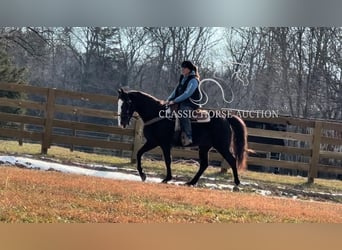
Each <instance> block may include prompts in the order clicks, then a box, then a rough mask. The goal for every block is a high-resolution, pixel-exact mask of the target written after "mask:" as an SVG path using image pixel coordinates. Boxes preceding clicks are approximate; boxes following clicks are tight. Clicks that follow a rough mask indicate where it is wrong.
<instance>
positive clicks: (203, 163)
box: [186, 146, 211, 186]
mask: <svg viewBox="0 0 342 250" xmlns="http://www.w3.org/2000/svg"><path fill="white" fill-rule="evenodd" d="M210 148H211V146H210V147H209V146H200V147H199V158H200V168H199V170H198V172H197V173H196V175H195V176H194V178H192V180H191V181H189V182H187V183H186V185H189V186H192V185H195V184H196V183H197V182H198V180H199V178H200V177H201V175H202V174H203V172H204V171H205V170H206V169H207V167H208V165H209V163H208V152H209V149H210Z"/></svg>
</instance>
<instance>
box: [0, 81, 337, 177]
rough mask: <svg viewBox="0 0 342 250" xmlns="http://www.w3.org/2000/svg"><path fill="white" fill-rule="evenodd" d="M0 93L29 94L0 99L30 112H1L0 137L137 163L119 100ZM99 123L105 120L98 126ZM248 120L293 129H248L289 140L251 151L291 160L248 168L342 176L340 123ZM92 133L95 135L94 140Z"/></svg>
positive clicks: (2, 87) (31, 90) (1, 87)
mask: <svg viewBox="0 0 342 250" xmlns="http://www.w3.org/2000/svg"><path fill="white" fill-rule="evenodd" d="M0 91H13V92H20V93H23V94H25V95H26V98H25V99H9V98H6V97H0V108H1V107H12V108H21V109H23V110H25V111H26V112H24V113H23V114H11V113H6V112H0V122H1V123H2V128H1V129H0V136H1V137H7V138H11V139H12V138H16V139H17V140H18V141H19V143H20V144H22V143H23V141H24V140H25V141H34V142H39V143H41V153H43V154H46V153H47V152H48V149H49V147H50V146H51V145H56V144H58V145H64V146H66V147H70V149H73V148H74V146H75V145H77V146H84V147H90V148H100V149H109V150H120V151H127V152H128V153H130V154H131V160H132V162H134V161H135V160H136V158H135V157H136V152H137V150H138V149H139V148H140V147H141V145H142V144H143V140H144V139H143V136H142V128H143V123H142V122H141V120H139V119H136V120H135V122H134V124H133V125H132V126H130V128H127V129H122V128H120V127H118V126H117V115H118V114H117V112H116V110H117V97H115V96H109V95H100V94H90V93H81V92H72V91H66V90H58V89H51V88H41V87H33V86H26V85H18V84H10V83H0ZM99 119H102V121H101V122H98V120H99ZM246 120H250V121H258V122H265V123H270V124H281V125H284V126H286V127H287V128H290V129H289V130H287V131H274V130H265V129H257V128H249V129H248V133H249V135H252V136H258V137H264V138H278V139H283V140H284V141H285V142H287V143H286V144H285V145H269V144H263V143H252V142H251V143H249V148H251V149H253V150H255V151H257V152H263V153H266V154H269V153H271V152H276V153H280V154H282V155H285V156H287V157H285V158H284V157H282V158H283V159H269V158H258V157H249V159H248V164H253V165H258V166H263V167H276V168H281V169H292V170H300V171H307V173H308V181H309V182H313V181H314V178H316V177H317V176H318V173H319V172H320V173H332V174H336V175H341V174H342V166H341V165H342V164H341V162H342V123H340V122H328V121H323V120H308V119H299V118H292V117H277V118H272V119H266V118H255V119H250V118H248V119H246ZM4 124H7V125H4ZM291 129H292V131H293V132H291V131H290V130H291ZM298 131H299V132H298ZM94 133H95V134H96V135H93V136H91V134H94ZM97 135H100V136H97ZM152 153H153V154H158V155H161V150H160V149H155V150H153V151H152ZM172 155H173V157H181V158H192V159H197V158H198V152H197V150H194V149H180V148H174V149H173V151H172ZM291 156H292V158H291ZM209 157H210V160H214V161H219V162H221V166H222V167H228V166H227V164H226V163H224V162H223V161H222V160H223V158H222V157H221V156H220V155H219V154H218V153H216V152H214V151H211V152H210V156H209ZM286 158H291V159H292V160H288V159H286ZM284 159H286V160H284Z"/></svg>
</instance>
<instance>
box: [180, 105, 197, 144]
mask: <svg viewBox="0 0 342 250" xmlns="http://www.w3.org/2000/svg"><path fill="white" fill-rule="evenodd" d="M179 110H181V111H182V113H185V112H183V111H187V112H189V110H191V111H192V110H194V108H193V107H190V106H189V105H187V104H186V103H180V104H179ZM187 114H189V113H187ZM179 121H180V125H181V129H182V131H184V133H185V134H186V136H187V137H188V138H189V139H191V140H192V129H191V121H190V117H180V118H179Z"/></svg>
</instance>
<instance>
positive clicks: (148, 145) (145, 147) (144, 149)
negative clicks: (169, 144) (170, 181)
mask: <svg viewBox="0 0 342 250" xmlns="http://www.w3.org/2000/svg"><path fill="white" fill-rule="evenodd" d="M156 146H157V145H155V144H153V143H150V142H149V141H146V143H145V144H144V145H143V146H142V147H141V148H140V149H139V151H138V153H137V170H138V172H139V175H140V177H141V180H142V181H145V180H146V174H145V173H144V171H143V169H142V167H141V157H142V155H143V154H144V153H146V152H147V151H149V150H151V149H153V148H155V147H156Z"/></svg>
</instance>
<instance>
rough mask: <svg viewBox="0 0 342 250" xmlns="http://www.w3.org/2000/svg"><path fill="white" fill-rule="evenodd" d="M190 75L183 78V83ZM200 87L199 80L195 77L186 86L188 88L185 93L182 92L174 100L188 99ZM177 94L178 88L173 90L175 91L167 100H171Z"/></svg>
mask: <svg viewBox="0 0 342 250" xmlns="http://www.w3.org/2000/svg"><path fill="white" fill-rule="evenodd" d="M191 74H194V72H191ZM187 78H188V77H187V76H186V77H184V78H183V79H182V82H181V84H184V82H185V81H186V79H187ZM197 87H198V81H197V80H196V79H195V78H193V79H191V80H190V81H189V83H188V86H187V88H186V90H185V91H184V93H183V94H181V95H180V96H178V97H177V98H176V99H174V100H173V101H174V102H175V103H180V102H182V101H184V100H186V99H188V98H189V97H190V96H191V95H192V94H193V93H194V92H195V90H196V88H197ZM175 94H176V89H174V90H173V92H172V93H171V95H170V96H169V97H168V98H167V100H168V101H169V100H170V99H172V98H174V97H175Z"/></svg>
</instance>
